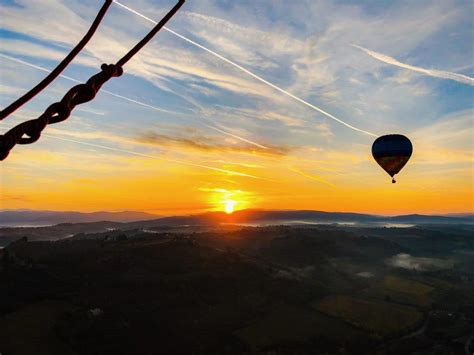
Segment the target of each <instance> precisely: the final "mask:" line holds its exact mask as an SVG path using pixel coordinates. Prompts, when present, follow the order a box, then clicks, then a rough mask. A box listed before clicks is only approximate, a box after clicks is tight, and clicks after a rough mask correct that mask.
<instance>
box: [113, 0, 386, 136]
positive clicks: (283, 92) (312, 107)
mask: <svg viewBox="0 0 474 355" xmlns="http://www.w3.org/2000/svg"><path fill="white" fill-rule="evenodd" d="M113 2H114V3H115V4H117V5H118V6H120V7H122V8H124V9H125V10H127V11H129V12H131V13H133V14H135V15H137V16H140V17H141V18H143V19H145V20H147V21H149V22H151V23H153V24H155V25H156V24H157V22H156V21H154V20H152V19H151V18H149V17H147V16H145V15H143V14H142V13H140V12H138V11H136V10H134V9H132V8H130V7H128V6H126V5H124V4H122V3H120V2H118V1H116V0H113ZM163 29H164V30H165V31H168V32H170V33H171V34H173V35H175V36H177V37H179V38H181V39H182V40H184V41H186V42H188V43H190V44H192V45H193V46H196V47H198V48H200V49H202V50H204V51H206V52H208V53H209V54H212V55H213V56H214V57H217V58H219V59H220V60H222V61H224V62H226V63H228V64H230V65H232V66H234V67H235V68H237V69H239V70H241V71H243V72H244V73H246V74H248V75H250V76H251V77H253V78H254V79H256V80H258V81H260V82H262V83H264V84H265V85H268V86H270V87H272V88H273V89H275V90H277V91H279V92H281V93H282V94H285V95H286V96H289V97H291V98H292V99H294V100H296V101H298V102H299V103H302V104H303V105H305V106H307V107H309V108H311V109H313V110H315V111H318V112H319V113H322V114H323V115H325V116H326V117H329V118H331V119H332V120H334V121H336V122H339V123H340V124H342V125H344V126H346V127H348V128H350V129H353V130H354V131H357V132H360V133H364V134H367V135H369V136H373V137H377V135H376V134H374V133H372V132H369V131H365V130H363V129H360V128H357V127H354V126H352V125H350V124H349V123H346V122H344V121H343V120H341V119H339V118H337V117H336V116H334V115H332V114H330V113H329V112H326V111H324V110H323V109H321V108H319V107H317V106H315V105H313V104H311V103H309V102H308V101H305V100H303V99H302V98H299V97H298V96H296V95H293V94H292V93H291V92H288V91H286V90H285V89H282V88H280V87H279V86H276V85H275V84H273V83H271V82H269V81H268V80H265V79H264V78H262V77H261V76H259V75H257V74H255V73H253V72H251V71H250V70H248V69H246V68H244V67H242V66H241V65H239V64H237V63H235V62H233V61H232V60H230V59H228V58H226V57H224V56H223V55H221V54H219V53H217V52H214V51H213V50H211V49H209V48H207V47H205V46H203V45H202V44H199V43H197V42H195V41H193V40H192V39H189V38H188V37H185V36H183V35H182V34H179V33H178V32H176V31H174V30H172V29H171V28H169V27H167V26H164V27H163Z"/></svg>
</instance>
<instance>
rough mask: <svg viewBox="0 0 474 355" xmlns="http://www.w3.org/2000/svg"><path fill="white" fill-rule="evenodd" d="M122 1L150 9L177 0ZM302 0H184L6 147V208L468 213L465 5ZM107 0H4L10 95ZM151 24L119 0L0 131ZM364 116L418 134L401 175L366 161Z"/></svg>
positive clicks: (472, 201)
mask: <svg viewBox="0 0 474 355" xmlns="http://www.w3.org/2000/svg"><path fill="white" fill-rule="evenodd" d="M127 4H128V5H129V6H131V7H133V8H135V7H136V9H137V10H139V11H142V12H144V15H146V16H149V17H152V18H155V17H156V16H157V14H160V13H164V11H167V10H168V9H169V4H170V3H169V2H166V1H164V2H156V1H154V2H150V1H148V0H143V1H140V2H134V1H128V2H127ZM302 4H304V8H305V9H307V11H306V10H305V11H298V9H299V8H300V7H299V5H297V4H296V3H295V2H291V1H279V2H274V1H268V3H267V4H266V5H268V6H266V5H265V1H263V0H262V1H258V6H257V5H256V4H253V2H239V1H236V2H228V1H223V2H222V3H221V2H219V0H217V1H211V2H209V1H188V2H186V4H185V5H184V7H183V10H182V11H180V12H179V13H178V14H177V15H176V16H175V17H174V18H173V19H172V20H171V22H170V24H169V25H170V26H171V27H170V28H173V30H174V31H176V32H175V33H174V34H173V33H171V32H169V31H166V30H164V31H162V32H160V33H159V34H158V36H157V37H156V38H155V39H154V40H153V41H151V42H150V43H149V44H148V45H147V46H146V47H145V48H144V49H143V50H142V51H140V52H139V53H138V54H137V55H136V56H135V57H134V58H133V59H132V60H131V61H129V62H128V63H127V65H126V66H125V67H124V70H125V73H124V75H123V76H121V77H120V78H114V79H113V80H110V81H109V82H108V83H106V85H104V88H103V89H102V91H101V92H99V94H98V95H97V96H96V97H95V99H94V100H93V101H91V102H88V103H86V104H84V105H80V106H78V107H77V108H76V109H75V110H74V112H73V114H72V115H71V117H69V118H68V120H66V121H64V122H61V123H58V124H54V125H49V126H48V127H47V128H46V129H45V131H44V133H43V135H42V137H41V138H40V139H39V141H38V142H36V143H34V144H32V145H18V146H16V147H15V148H14V149H13V150H12V152H11V153H10V156H9V157H8V158H7V159H6V160H5V161H3V162H1V163H0V188H1V190H0V208H2V209H7V208H8V209H20V208H29V209H39V210H74V211H98V210H109V211H117V210H139V211H148V212H153V213H156V214H186V213H198V212H203V211H209V210H220V211H222V210H224V209H225V208H226V206H232V207H233V208H235V209H244V208H259V209H312V210H323V211H353V212H369V213H377V214H405V213H425V214H428V213H430V214H435V213H436V214H440V213H464V212H474V191H473V189H474V188H473V180H474V165H473V163H474V155H473V151H474V149H473V148H474V146H473V144H474V126H473V117H474V111H473V100H472V98H473V97H474V91H473V88H474V78H472V73H473V72H472V50H471V51H470V50H469V48H468V45H469V43H472V31H471V30H472V16H470V15H471V14H472V11H469V9H470V8H469V5H470V4H468V2H462V1H461V2H449V1H447V2H442V1H434V2H409V1H406V2H404V1H400V2H394V3H393V4H391V6H389V7H386V6H384V5H382V4H381V3H380V4H379V3H377V2H371V5H370V6H367V4H365V2H360V3H357V2H353V1H352V2H351V1H347V2H345V1H323V2H315V1H311V0H305V1H303V2H302V3H301V4H300V5H301V6H303V5H302ZM140 5H141V7H140ZM99 6H100V4H97V2H93V1H89V2H87V4H86V3H84V2H83V1H78V0H71V1H68V2H67V6H66V5H64V6H58V3H57V2H54V1H42V2H34V1H32V2H28V1H23V3H22V6H16V5H15V4H13V3H11V2H8V1H7V2H6V3H5V4H2V6H1V8H0V11H1V12H2V14H1V15H0V17H1V18H2V21H0V27H1V28H0V30H1V31H0V42H1V53H0V68H1V69H0V71H1V73H0V74H1V77H0V93H1V95H0V107H6V106H7V105H8V104H9V103H11V102H12V101H13V100H15V99H16V98H18V97H19V96H21V94H23V93H24V92H25V91H27V89H29V88H31V87H32V86H34V85H35V84H37V83H38V82H39V81H40V80H42V79H43V78H44V76H45V75H46V73H45V71H48V70H50V69H52V68H54V67H55V66H56V65H57V63H58V61H60V60H61V59H62V58H64V56H65V55H66V54H67V52H68V49H70V48H72V47H73V46H74V45H75V43H76V41H77V40H78V38H80V37H81V36H82V35H83V33H85V31H86V30H87V28H88V26H89V24H90V21H91V20H92V18H93V16H94V15H95V13H96V11H97V10H98V7H99ZM255 6H257V7H259V6H264V7H265V6H266V7H265V8H268V11H263V12H262V11H257V10H258V9H257V8H256V7H255ZM231 8H232V9H231ZM151 9H153V11H152V10H151ZM150 11H152V13H149V12H150ZM321 13H324V21H322V22H321V21H314V14H321ZM257 15H258V16H257ZM37 18H41V19H42V21H36V20H35V19H37ZM243 19H245V23H242V20H243ZM53 22H54V23H55V26H49V27H48V26H45V25H44V24H45V23H53ZM124 23H126V24H127V26H123V24H124ZM150 26H151V24H150V23H149V21H145V20H144V18H143V16H139V15H137V13H131V12H130V11H126V10H125V9H124V8H123V7H119V6H118V5H117V4H115V3H114V4H113V5H112V7H111V10H110V11H109V12H108V13H107V15H106V17H105V18H104V21H103V22H102V23H101V25H100V28H99V29H98V31H97V33H96V35H95V36H94V37H93V38H92V40H91V41H90V42H89V43H88V44H87V46H86V47H85V49H84V50H83V51H82V52H81V54H80V55H79V56H78V57H77V58H75V60H74V61H73V63H71V65H70V66H69V67H68V68H67V69H66V70H65V71H64V73H63V74H64V76H62V77H59V78H57V79H56V80H55V81H54V82H53V83H52V84H51V85H50V86H49V87H48V88H47V89H46V90H44V91H43V92H42V93H41V94H40V95H38V96H37V97H35V99H34V100H31V101H30V102H29V103H28V104H27V105H25V106H23V107H22V108H21V109H19V110H18V111H17V112H15V114H13V115H11V116H10V117H8V118H7V119H5V120H3V121H2V122H0V128H1V132H0V133H3V132H5V131H6V130H8V129H10V128H11V127H13V126H14V125H16V124H18V123H20V122H23V121H25V120H27V119H31V118H36V117H38V116H39V115H40V114H41V113H42V112H43V111H44V109H45V108H46V107H48V106H49V105H50V104H51V103H53V102H55V101H58V100H60V99H61V98H62V97H63V95H64V94H65V93H66V92H67V91H68V90H69V89H70V88H71V87H72V86H73V85H76V84H77V81H79V82H83V81H85V80H87V79H88V78H89V77H90V76H91V75H92V74H93V73H96V72H97V70H98V68H99V66H100V63H112V62H114V61H115V60H116V59H118V58H120V57H121V56H122V55H123V54H124V53H125V52H126V51H127V49H129V48H130V46H132V45H133V44H134V43H136V42H137V41H138V40H140V39H141V38H142V37H143V35H144V34H145V33H146V32H147V31H148V30H149V29H150ZM58 28H60V29H61V30H57V29H58ZM470 29H471V30H470ZM176 33H178V34H184V35H185V36H189V38H192V41H190V40H187V39H186V38H183V36H181V35H178V36H177V35H176ZM193 41H195V42H193ZM196 42H197V43H200V44H201V45H196ZM202 45H205V46H206V48H204V50H203V47H202ZM207 47H208V48H207ZM471 49H472V46H471ZM216 53H219V54H216ZM440 53H441V54H442V55H438V54H440ZM223 58H224V59H223ZM371 132H374V134H375V135H383V134H390V133H399V134H404V135H406V136H407V137H409V138H410V140H411V141H412V143H413V147H414V154H413V156H412V158H411V160H410V161H409V162H408V164H407V166H406V167H405V168H404V169H403V170H402V172H401V173H400V174H399V175H398V176H397V177H396V178H397V181H398V182H397V183H396V184H392V183H391V179H390V177H389V176H388V175H387V174H386V173H385V172H384V171H383V170H382V169H381V168H380V167H379V166H378V165H377V164H376V163H375V161H374V160H373V159H372V156H371V146H372V143H373V141H374V139H375V137H374V136H373V134H372V133H371Z"/></svg>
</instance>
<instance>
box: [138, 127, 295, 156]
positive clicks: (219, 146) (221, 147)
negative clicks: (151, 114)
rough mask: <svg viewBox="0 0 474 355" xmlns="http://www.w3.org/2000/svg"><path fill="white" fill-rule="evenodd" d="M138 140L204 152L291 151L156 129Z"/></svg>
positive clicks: (269, 152) (283, 153)
mask: <svg viewBox="0 0 474 355" xmlns="http://www.w3.org/2000/svg"><path fill="white" fill-rule="evenodd" d="M136 140H137V142H140V143H145V144H152V145H156V146H160V147H174V148H179V149H186V150H197V151H204V152H221V153H223V152H232V153H245V154H252V155H255V154H263V155H275V156H283V155H286V154H288V153H289V151H290V150H291V148H290V147H286V146H268V147H259V146H255V145H253V144H246V145H231V144H225V143H222V142H221V141H217V140H216V139H215V138H213V137H211V136H203V135H199V134H194V135H193V136H191V137H180V136H170V135H166V134H160V133H156V132H155V131H147V132H144V133H141V134H140V135H139V136H138V137H137V138H136Z"/></svg>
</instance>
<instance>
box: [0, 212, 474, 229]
mask: <svg viewBox="0 0 474 355" xmlns="http://www.w3.org/2000/svg"><path fill="white" fill-rule="evenodd" d="M101 221H108V222H120V223H126V225H123V226H122V227H125V228H149V227H153V226H196V225H214V224H219V223H232V224H299V223H302V224H304V223H322V224H332V223H355V224H373V223H380V224H382V223H385V224H387V223H394V224H397V223H400V224H474V217H473V216H472V215H467V216H456V217H455V216H430V215H418V214H412V215H401V216H394V217H387V216H378V215H371V214H362V213H348V212H323V211H309V210H307V211H306V210H304V211H293V210H288V211H282V210H279V211H271V210H268V211H267V210H250V209H249V210H241V211H236V212H234V213H232V214H230V215H229V214H226V213H224V212H207V213H202V214H197V215H188V216H172V217H158V216H156V215H153V214H149V213H144V212H135V211H124V212H92V213H82V212H55V211H31V210H4V211H0V225H3V226H6V225H12V226H14V225H23V226H28V225H31V226H35V225H36V226H38V225H55V224H60V223H91V222H101Z"/></svg>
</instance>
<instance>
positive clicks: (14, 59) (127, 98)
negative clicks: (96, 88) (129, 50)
mask: <svg viewBox="0 0 474 355" xmlns="http://www.w3.org/2000/svg"><path fill="white" fill-rule="evenodd" d="M0 57H2V58H5V59H8V60H10V61H12V62H15V63H19V64H23V65H26V66H28V67H31V68H34V69H37V70H41V71H43V72H46V73H51V70H49V69H46V68H43V67H40V66H39V65H36V64H33V63H30V62H27V61H24V60H21V59H18V58H15V57H11V56H9V55H6V54H3V53H0ZM59 76H60V77H61V78H63V79H66V80H69V81H72V82H74V83H78V84H81V83H82V82H81V81H79V80H77V79H74V78H71V77H70V76H67V75H64V74H60V75H59ZM101 91H102V92H105V93H107V94H109V95H111V96H114V97H117V98H119V99H122V100H125V101H128V102H131V103H134V104H137V105H140V106H143V107H147V108H150V109H152V110H155V111H160V112H165V113H170V114H178V115H187V114H185V113H181V112H176V111H169V110H166V109H163V108H160V107H156V106H153V105H149V104H146V103H144V102H141V101H137V100H134V99H131V98H129V97H126V96H122V95H119V94H116V93H113V92H110V91H108V90H105V89H101ZM199 123H200V124H201V125H203V126H205V127H208V128H211V129H213V130H215V131H217V132H220V133H222V134H225V135H227V136H229V137H232V138H236V139H238V140H240V141H242V142H246V143H249V144H252V145H254V146H257V147H260V148H263V149H268V148H267V147H265V146H263V145H261V144H258V143H256V142H252V141H251V140H248V139H245V138H243V137H240V136H237V135H235V134H232V133H229V132H226V131H224V130H222V129H219V128H216V127H213V126H211V125H208V124H205V123H202V122H199Z"/></svg>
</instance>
